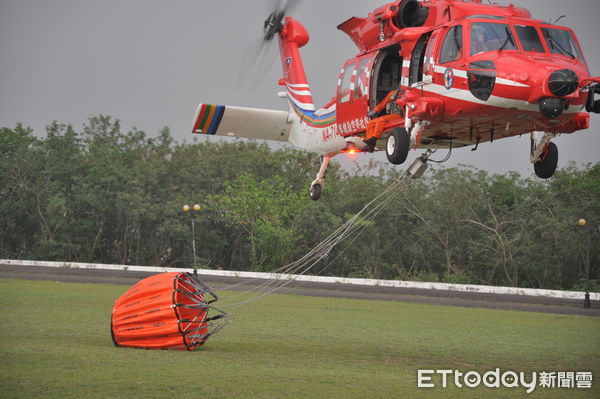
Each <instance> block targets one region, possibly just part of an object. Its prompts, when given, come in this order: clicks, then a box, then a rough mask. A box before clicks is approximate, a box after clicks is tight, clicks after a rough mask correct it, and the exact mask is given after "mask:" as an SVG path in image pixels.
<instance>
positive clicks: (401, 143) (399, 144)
mask: <svg viewBox="0 0 600 399" xmlns="http://www.w3.org/2000/svg"><path fill="white" fill-rule="evenodd" d="M409 150H410V135H409V134H408V132H407V131H406V129H404V128H401V127H397V128H395V129H392V131H391V132H390V135H389V136H388V138H387V144H386V146H385V153H386V155H387V159H388V161H390V163H392V164H394V165H400V164H402V163H404V161H406V157H407V156H408V151H409Z"/></svg>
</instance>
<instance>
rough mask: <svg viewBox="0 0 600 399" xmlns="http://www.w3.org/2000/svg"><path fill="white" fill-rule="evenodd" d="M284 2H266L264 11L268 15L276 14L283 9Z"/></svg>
mask: <svg viewBox="0 0 600 399" xmlns="http://www.w3.org/2000/svg"><path fill="white" fill-rule="evenodd" d="M282 2H283V0H266V1H265V2H264V4H263V9H264V10H265V12H266V13H267V14H269V13H272V12H276V11H278V10H279V9H281V3H282Z"/></svg>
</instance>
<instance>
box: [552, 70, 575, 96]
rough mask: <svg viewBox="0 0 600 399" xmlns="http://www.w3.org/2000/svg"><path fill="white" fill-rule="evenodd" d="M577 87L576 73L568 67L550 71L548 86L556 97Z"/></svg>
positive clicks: (573, 90) (566, 93)
mask: <svg viewBox="0 0 600 399" xmlns="http://www.w3.org/2000/svg"><path fill="white" fill-rule="evenodd" d="M577 87H579V78H578V77H577V74H576V73H575V72H573V71H571V70H570V69H560V70H558V71H554V72H552V74H550V78H549V79H548V88H549V89H550V91H551V92H552V94H554V95H555V96H556V97H564V96H568V95H569V94H572V93H574V92H575V90H577Z"/></svg>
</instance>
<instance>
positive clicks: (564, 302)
mask: <svg viewBox="0 0 600 399" xmlns="http://www.w3.org/2000/svg"><path fill="white" fill-rule="evenodd" d="M151 274H152V273H144V272H130V271H113V270H91V269H72V268H52V267H33V266H7V265H0V278H16V279H27V280H49V281H63V282H77V283H97V284H123V285H128V286H130V285H133V284H135V283H136V282H138V281H139V280H140V279H142V278H145V277H148V276H150V275H151ZM201 279H202V280H203V281H205V282H206V283H208V284H210V285H211V286H213V287H214V288H215V290H216V291H217V293H218V291H219V290H220V289H223V288H228V289H230V290H240V289H245V290H247V289H249V288H252V286H256V285H259V284H264V283H265V282H266V280H250V279H244V278H239V277H215V276H201ZM234 284H243V285H241V286H238V287H230V286H231V285H234ZM277 292H278V293H281V294H295V295H309V296H318V297H331V298H353V299H367V300H382V301H399V302H411V303H424V304H431V305H444V306H460V307H469V308H486V309H505V310H520V311H529V312H542V313H556V314H572V315H585V316H600V302H599V301H592V308H591V309H584V308H583V294H582V298H581V300H573V299H557V298H545V297H533V296H523V295H500V294H481V293H473V292H453V291H439V290H425V289H415V288H395V287H378V286H360V285H349V284H328V283H311V282H297V281H294V282H290V283H289V284H287V285H286V286H285V287H283V288H281V289H279V290H278V291H277Z"/></svg>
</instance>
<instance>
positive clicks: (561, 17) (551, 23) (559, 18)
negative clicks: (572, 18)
mask: <svg viewBox="0 0 600 399" xmlns="http://www.w3.org/2000/svg"><path fill="white" fill-rule="evenodd" d="M566 16H567V15H566V14H565V15H561V16H560V17H558V18H556V21H554V22H552V18H550V22H549V24H550V25H556V23H557V22H558V21H560V20H561V19H563V18H564V17H566Z"/></svg>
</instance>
